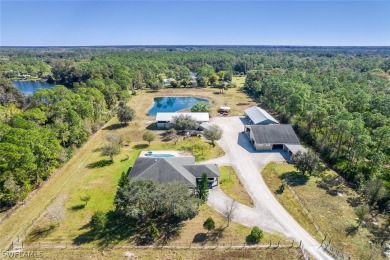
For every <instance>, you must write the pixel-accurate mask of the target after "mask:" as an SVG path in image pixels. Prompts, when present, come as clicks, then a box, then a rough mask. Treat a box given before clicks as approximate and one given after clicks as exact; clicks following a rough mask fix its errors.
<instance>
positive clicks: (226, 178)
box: [219, 166, 254, 207]
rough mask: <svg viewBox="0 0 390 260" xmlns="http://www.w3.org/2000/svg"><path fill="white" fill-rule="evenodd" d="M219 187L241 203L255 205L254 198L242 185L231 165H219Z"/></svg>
mask: <svg viewBox="0 0 390 260" xmlns="http://www.w3.org/2000/svg"><path fill="white" fill-rule="evenodd" d="M219 174H220V176H219V188H220V189H221V190H222V191H223V192H224V193H225V194H226V195H228V196H229V197H230V198H232V199H234V200H236V201H237V202H239V203H242V204H244V205H247V206H249V207H253V206H254V204H253V200H252V198H251V197H250V196H249V194H248V192H247V191H246V189H245V187H244V185H242V183H241V181H240V179H239V178H238V176H237V173H236V171H235V170H234V168H233V167H231V166H222V167H219Z"/></svg>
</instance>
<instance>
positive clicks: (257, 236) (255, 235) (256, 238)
mask: <svg viewBox="0 0 390 260" xmlns="http://www.w3.org/2000/svg"><path fill="white" fill-rule="evenodd" d="M263 237H264V232H263V230H261V229H260V228H258V227H253V228H252V230H251V233H250V235H249V241H250V242H252V243H259V242H260V240H261V239H262V238H263Z"/></svg>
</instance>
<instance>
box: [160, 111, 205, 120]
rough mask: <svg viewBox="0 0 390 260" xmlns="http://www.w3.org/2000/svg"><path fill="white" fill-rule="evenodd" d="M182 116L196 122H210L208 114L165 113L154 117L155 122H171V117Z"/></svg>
mask: <svg viewBox="0 0 390 260" xmlns="http://www.w3.org/2000/svg"><path fill="white" fill-rule="evenodd" d="M179 115H184V116H187V115H189V116H191V117H192V118H193V119H195V120H196V121H197V122H208V121H209V120H210V117H209V113H203V112H195V113H166V112H158V113H157V115H156V121H159V122H171V121H172V119H173V117H175V116H179Z"/></svg>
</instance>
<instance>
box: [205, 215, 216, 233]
mask: <svg viewBox="0 0 390 260" xmlns="http://www.w3.org/2000/svg"><path fill="white" fill-rule="evenodd" d="M203 228H204V229H207V230H208V231H210V230H213V229H214V228H215V222H214V220H213V219H212V218H211V217H209V218H208V219H206V221H205V222H204V223H203Z"/></svg>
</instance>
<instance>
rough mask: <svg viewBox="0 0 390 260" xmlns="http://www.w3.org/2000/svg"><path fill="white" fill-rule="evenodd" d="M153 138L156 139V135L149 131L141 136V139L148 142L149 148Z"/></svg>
mask: <svg viewBox="0 0 390 260" xmlns="http://www.w3.org/2000/svg"><path fill="white" fill-rule="evenodd" d="M155 138H156V135H155V134H154V133H153V132H150V131H147V132H145V133H144V134H143V136H142V139H143V140H144V141H146V142H148V143H149V146H150V142H152V141H154V139H155Z"/></svg>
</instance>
